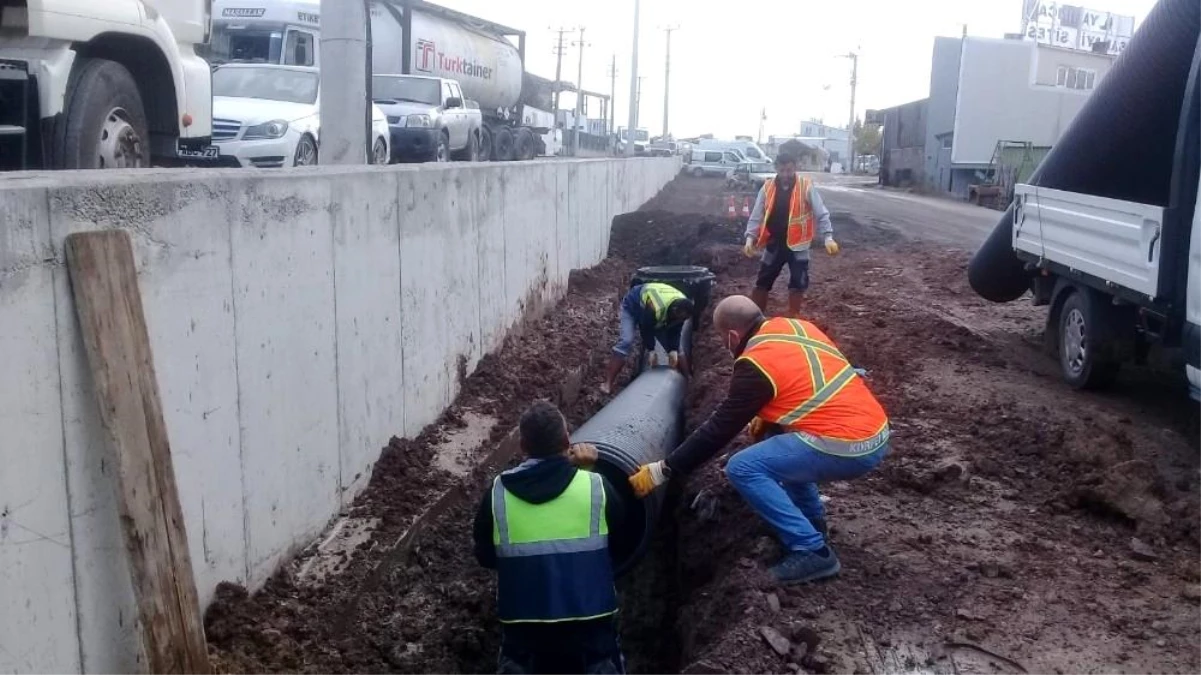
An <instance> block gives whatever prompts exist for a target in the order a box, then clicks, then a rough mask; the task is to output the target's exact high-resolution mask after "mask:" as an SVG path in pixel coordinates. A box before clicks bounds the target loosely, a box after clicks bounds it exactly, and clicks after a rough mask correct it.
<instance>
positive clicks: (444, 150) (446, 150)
mask: <svg viewBox="0 0 1201 675" xmlns="http://www.w3.org/2000/svg"><path fill="white" fill-rule="evenodd" d="M434 161H435V162H449V161H450V134H448V133H447V132H446V130H445V129H443V130H442V133H440V134H438V149H437V150H435V151H434Z"/></svg>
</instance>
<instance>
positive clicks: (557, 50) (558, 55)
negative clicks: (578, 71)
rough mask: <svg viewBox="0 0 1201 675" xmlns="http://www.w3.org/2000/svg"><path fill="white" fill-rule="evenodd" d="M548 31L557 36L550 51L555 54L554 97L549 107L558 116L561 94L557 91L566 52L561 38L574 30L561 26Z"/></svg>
mask: <svg viewBox="0 0 1201 675" xmlns="http://www.w3.org/2000/svg"><path fill="white" fill-rule="evenodd" d="M550 30H551V31H552V32H555V33H558V34H559V40H558V43H557V44H556V45H555V47H554V49H553V50H552V51H553V52H554V54H555V91H554V94H555V95H554V104H553V105H552V106H551V107H552V108H554V110H552V111H551V112H552V113H554V114H555V115H558V114H559V94H560V93H561V92H560V91H559V89H560V86H559V83H560V82H562V81H563V54H564V52H565V51H566V50H565V49H564V47H563V36H564V35H566V34H568V33H574V32H575V29H574V28H564V27H562V26H559V27H558V28H551V29H550Z"/></svg>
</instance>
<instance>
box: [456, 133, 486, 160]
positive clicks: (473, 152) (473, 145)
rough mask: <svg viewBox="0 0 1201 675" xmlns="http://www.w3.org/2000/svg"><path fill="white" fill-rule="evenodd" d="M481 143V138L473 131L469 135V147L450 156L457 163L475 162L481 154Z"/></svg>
mask: <svg viewBox="0 0 1201 675" xmlns="http://www.w3.org/2000/svg"><path fill="white" fill-rule="evenodd" d="M479 143H480V142H479V136H477V135H476V132H474V131H473V132H471V133H470V134H467V145H466V146H464V147H463V149H462V150H459V151H458V152H453V153H451V155H450V156H451V157H452V158H453V159H454V160H455V161H456V162H474V161H476V156H477V155H478V154H479Z"/></svg>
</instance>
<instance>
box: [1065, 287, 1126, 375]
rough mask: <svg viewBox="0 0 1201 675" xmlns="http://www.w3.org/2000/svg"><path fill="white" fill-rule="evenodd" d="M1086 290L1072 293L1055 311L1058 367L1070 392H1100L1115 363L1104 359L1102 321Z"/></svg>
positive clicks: (1114, 373)
mask: <svg viewBox="0 0 1201 675" xmlns="http://www.w3.org/2000/svg"><path fill="white" fill-rule="evenodd" d="M1102 314H1103V313H1102V312H1098V311H1097V310H1096V308H1095V307H1094V302H1093V301H1092V298H1090V297H1089V296H1088V295H1087V291H1075V292H1073V293H1072V294H1071V295H1069V296H1068V298H1067V299H1066V300H1064V302H1063V306H1062V307H1061V308H1060V310H1059V326H1058V328H1059V341H1058V342H1059V344H1058V347H1059V366H1060V370H1061V371H1062V372H1063V379H1064V381H1066V382H1067V383H1068V384H1069V385H1071V387H1072V388H1073V389H1100V388H1103V387H1105V386H1108V385H1109V384H1111V383H1112V382H1113V381H1114V378H1116V377H1117V374H1118V365H1119V364H1118V362H1117V361H1114V360H1112V359H1110V358H1107V357H1106V356H1105V352H1106V345H1105V344H1104V340H1103V338H1102V337H1101V335H1102V334H1103V328H1102V326H1101V322H1102V321H1103V320H1104V317H1103V316H1102Z"/></svg>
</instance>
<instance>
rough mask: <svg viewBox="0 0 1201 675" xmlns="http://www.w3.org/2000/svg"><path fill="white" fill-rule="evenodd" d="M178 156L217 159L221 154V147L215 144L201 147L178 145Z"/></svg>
mask: <svg viewBox="0 0 1201 675" xmlns="http://www.w3.org/2000/svg"><path fill="white" fill-rule="evenodd" d="M176 151H177V152H178V153H179V156H180V157H191V158H194V159H217V158H218V157H220V156H221V148H219V147H217V146H215V145H206V146H204V147H203V148H187V147H184V146H180V147H179V148H177V149H176Z"/></svg>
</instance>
